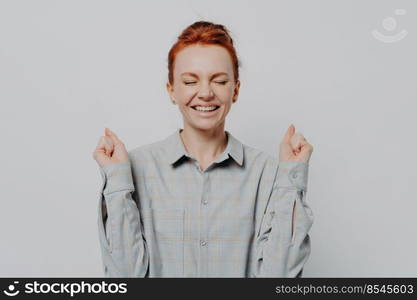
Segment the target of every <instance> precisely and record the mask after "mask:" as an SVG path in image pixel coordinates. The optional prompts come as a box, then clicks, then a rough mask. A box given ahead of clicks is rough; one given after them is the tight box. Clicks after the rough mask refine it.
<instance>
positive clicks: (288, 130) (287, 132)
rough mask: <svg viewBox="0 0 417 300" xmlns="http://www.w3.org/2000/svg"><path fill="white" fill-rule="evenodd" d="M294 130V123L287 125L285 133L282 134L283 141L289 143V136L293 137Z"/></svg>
mask: <svg viewBox="0 0 417 300" xmlns="http://www.w3.org/2000/svg"><path fill="white" fill-rule="evenodd" d="M294 132H295V127H294V125H293V124H291V125H290V126H289V127H288V129H287V131H286V132H285V135H284V141H285V142H286V143H290V142H291V138H292V137H293V135H294Z"/></svg>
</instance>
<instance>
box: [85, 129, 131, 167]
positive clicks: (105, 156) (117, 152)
mask: <svg viewBox="0 0 417 300" xmlns="http://www.w3.org/2000/svg"><path fill="white" fill-rule="evenodd" d="M104 134H105V135H104V136H102V137H100V139H99V142H98V144H97V147H96V149H95V150H94V152H93V158H94V159H95V160H96V161H97V163H98V164H99V166H100V167H102V168H103V167H105V166H107V165H110V164H112V163H119V162H124V161H128V160H129V155H128V153H127V151H126V147H125V145H124V144H123V142H122V141H121V140H120V139H119V138H118V137H117V135H116V134H115V133H114V132H112V131H111V130H110V129H108V128H105V129H104Z"/></svg>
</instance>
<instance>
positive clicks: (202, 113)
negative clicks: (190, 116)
mask: <svg viewBox="0 0 417 300" xmlns="http://www.w3.org/2000/svg"><path fill="white" fill-rule="evenodd" d="M206 106H208V105H206ZM210 106H211V105H210ZM216 106H218V108H216V109H215V110H212V111H198V110H195V109H194V108H192V107H190V109H191V110H192V111H193V112H194V113H195V114H197V115H198V116H200V117H206V118H210V117H212V116H214V115H215V114H217V112H218V111H219V110H220V107H221V106H219V105H216Z"/></svg>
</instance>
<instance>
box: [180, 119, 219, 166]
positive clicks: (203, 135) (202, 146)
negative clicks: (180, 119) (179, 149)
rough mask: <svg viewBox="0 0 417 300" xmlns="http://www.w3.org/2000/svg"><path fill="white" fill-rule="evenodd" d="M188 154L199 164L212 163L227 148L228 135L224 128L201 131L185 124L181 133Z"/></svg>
mask: <svg viewBox="0 0 417 300" xmlns="http://www.w3.org/2000/svg"><path fill="white" fill-rule="evenodd" d="M180 136H181V139H182V141H183V143H184V147H185V149H186V150H187V152H188V154H190V155H191V156H193V157H194V158H195V159H197V160H198V161H199V162H212V161H214V160H215V159H216V158H217V156H218V155H220V154H221V153H222V152H223V151H224V150H225V149H226V146H227V135H226V132H225V131H224V124H223V125H222V126H219V127H216V128H213V129H210V130H201V129H198V128H194V127H191V126H188V125H187V124H184V129H183V130H182V131H181V133H180Z"/></svg>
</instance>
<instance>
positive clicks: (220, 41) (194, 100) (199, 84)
mask: <svg viewBox="0 0 417 300" xmlns="http://www.w3.org/2000/svg"><path fill="white" fill-rule="evenodd" d="M238 65H239V64H238V59H237V55H236V51H235V48H234V46H233V41H232V38H231V37H230V35H229V32H228V31H227V29H226V28H225V27H224V26H222V25H219V24H213V23H210V22H204V21H199V22H195V23H194V24H192V25H190V26H189V27H187V28H186V29H185V30H184V31H183V32H182V34H181V35H180V36H179V37H178V40H177V42H176V43H175V44H174V45H173V46H172V48H171V50H170V52H169V55H168V70H169V73H168V82H167V86H166V88H167V91H168V93H169V96H170V98H171V101H172V103H173V104H175V105H178V108H179V110H180V112H181V114H182V117H183V124H184V125H183V127H184V128H179V129H177V130H176V131H175V132H173V133H172V134H171V135H169V136H168V137H167V138H165V139H163V140H160V141H157V142H155V143H152V144H149V145H145V146H141V147H137V148H135V149H133V150H131V151H129V152H127V151H126V148H125V146H124V144H123V142H122V141H121V140H120V139H119V138H118V137H117V135H116V134H115V133H113V132H112V131H111V130H110V129H108V128H106V129H105V136H102V137H101V138H100V140H99V143H98V145H97V148H96V149H95V151H94V155H93V156H94V159H95V160H96V161H97V162H98V164H99V166H100V173H101V175H102V178H103V186H102V189H101V197H100V203H99V218H98V226H99V238H100V244H101V250H102V259H103V265H104V273H105V276H108V277H301V276H302V271H303V267H304V264H305V263H306V261H307V259H308V257H309V255H310V251H311V249H310V237H309V235H308V232H309V230H310V227H311V225H312V223H313V214H312V211H311V209H310V207H309V206H308V205H307V204H306V202H305V195H306V189H307V177H308V163H309V159H310V156H311V153H312V151H313V147H312V146H311V145H310V144H309V143H308V142H307V141H306V139H305V138H304V137H303V135H302V134H300V133H295V128H294V126H293V125H291V126H290V127H289V128H288V130H287V132H286V133H285V136H284V138H283V140H282V142H281V143H280V152H279V160H277V159H275V158H273V157H271V156H270V155H268V154H266V153H264V152H263V151H260V150H258V149H255V148H252V147H250V146H247V145H244V144H242V143H241V142H240V141H239V140H238V139H236V138H235V137H234V136H233V135H232V134H231V133H230V132H229V131H227V130H225V121H226V116H227V114H228V112H229V111H230V109H231V107H232V105H233V104H234V103H236V101H237V99H238V94H239V87H240V82H239V69H238Z"/></svg>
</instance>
